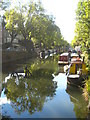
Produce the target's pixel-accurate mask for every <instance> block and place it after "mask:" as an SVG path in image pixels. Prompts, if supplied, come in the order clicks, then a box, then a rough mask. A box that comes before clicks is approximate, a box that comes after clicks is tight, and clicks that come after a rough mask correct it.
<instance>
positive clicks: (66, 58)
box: [58, 53, 69, 65]
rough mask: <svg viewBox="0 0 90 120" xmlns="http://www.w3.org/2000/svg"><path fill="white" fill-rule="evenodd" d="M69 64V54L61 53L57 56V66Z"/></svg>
mask: <svg viewBox="0 0 90 120" xmlns="http://www.w3.org/2000/svg"><path fill="white" fill-rule="evenodd" d="M68 63H69V53H62V54H61V55H60V56H59V61H58V64H59V65H63V64H64V65H65V64H68Z"/></svg>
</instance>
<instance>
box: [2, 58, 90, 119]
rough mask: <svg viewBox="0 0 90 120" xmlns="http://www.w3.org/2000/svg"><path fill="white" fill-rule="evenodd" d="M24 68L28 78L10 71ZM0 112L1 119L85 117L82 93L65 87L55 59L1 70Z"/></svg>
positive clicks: (22, 63)
mask: <svg viewBox="0 0 90 120" xmlns="http://www.w3.org/2000/svg"><path fill="white" fill-rule="evenodd" d="M26 65H27V67H28V69H29V70H30V72H31V74H32V75H29V76H28V77H27V78H26V77H25V76H24V73H21V74H20V75H19V76H17V75H15V74H13V75H11V73H12V72H15V71H19V72H20V70H22V69H24V68H25V66H26ZM0 107H1V108H2V109H1V110H0V113H1V115H2V116H3V117H5V118H75V119H77V118H88V116H89V113H88V111H87V103H86V101H85V100H84V97H83V95H82V90H81V89H79V88H76V87H73V86H70V85H67V77H66V75H65V73H63V67H59V66H58V64H57V60H56V59H54V58H52V57H51V58H47V59H46V60H44V61H43V60H41V61H40V60H39V59H35V60H29V61H28V62H18V63H9V64H6V65H3V69H2V92H1V97H0Z"/></svg>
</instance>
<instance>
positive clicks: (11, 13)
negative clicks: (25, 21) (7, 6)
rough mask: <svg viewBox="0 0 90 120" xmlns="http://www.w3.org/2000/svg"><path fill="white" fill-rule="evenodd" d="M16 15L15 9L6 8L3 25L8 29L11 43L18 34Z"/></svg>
mask: <svg viewBox="0 0 90 120" xmlns="http://www.w3.org/2000/svg"><path fill="white" fill-rule="evenodd" d="M18 16H19V14H18V12H17V11H16V10H15V9H12V10H8V11H6V13H5V17H6V25H5V27H6V29H7V30H8V32H9V35H10V36H11V43H12V42H13V40H14V39H15V38H16V36H17V35H18V21H19V19H18Z"/></svg>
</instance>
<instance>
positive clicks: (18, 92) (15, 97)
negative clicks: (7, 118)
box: [1, 69, 57, 115]
mask: <svg viewBox="0 0 90 120" xmlns="http://www.w3.org/2000/svg"><path fill="white" fill-rule="evenodd" d="M9 77H10V75H9ZM51 78H52V70H47V69H38V70H35V71H33V76H32V77H31V78H24V77H23V78H21V79H17V76H16V77H10V78H9V79H7V81H6V82H7V83H6V82H5V83H6V84H5V85H4V87H5V88H4V89H3V91H2V95H1V97H2V96H3V95H4V99H5V100H7V99H10V102H9V103H10V104H11V106H12V108H14V110H15V112H16V113H17V114H21V113H22V112H24V111H25V110H27V111H28V112H29V113H30V114H33V113H34V112H35V111H41V110H42V108H43V105H44V102H46V101H47V100H49V99H52V98H53V96H54V95H55V91H56V87H57V84H56V82H54V81H52V79H51ZM16 82H18V83H16ZM2 101H3V97H2ZM6 102H7V101H6ZM7 103H8V102H7ZM7 103H6V104H7ZM3 104H5V103H3V102H2V105H3ZM3 115H4V114H3Z"/></svg>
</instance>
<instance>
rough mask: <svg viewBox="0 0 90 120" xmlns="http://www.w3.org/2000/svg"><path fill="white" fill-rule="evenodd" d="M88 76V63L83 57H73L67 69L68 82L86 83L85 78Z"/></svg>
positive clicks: (75, 83)
mask: <svg viewBox="0 0 90 120" xmlns="http://www.w3.org/2000/svg"><path fill="white" fill-rule="evenodd" d="M86 78H87V70H86V64H85V63H84V61H83V60H82V59H80V58H79V57H78V58H73V59H71V62H70V64H69V66H68V70H67V82H68V83H69V84H74V85H80V86H81V85H82V84H84V80H85V79H86Z"/></svg>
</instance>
